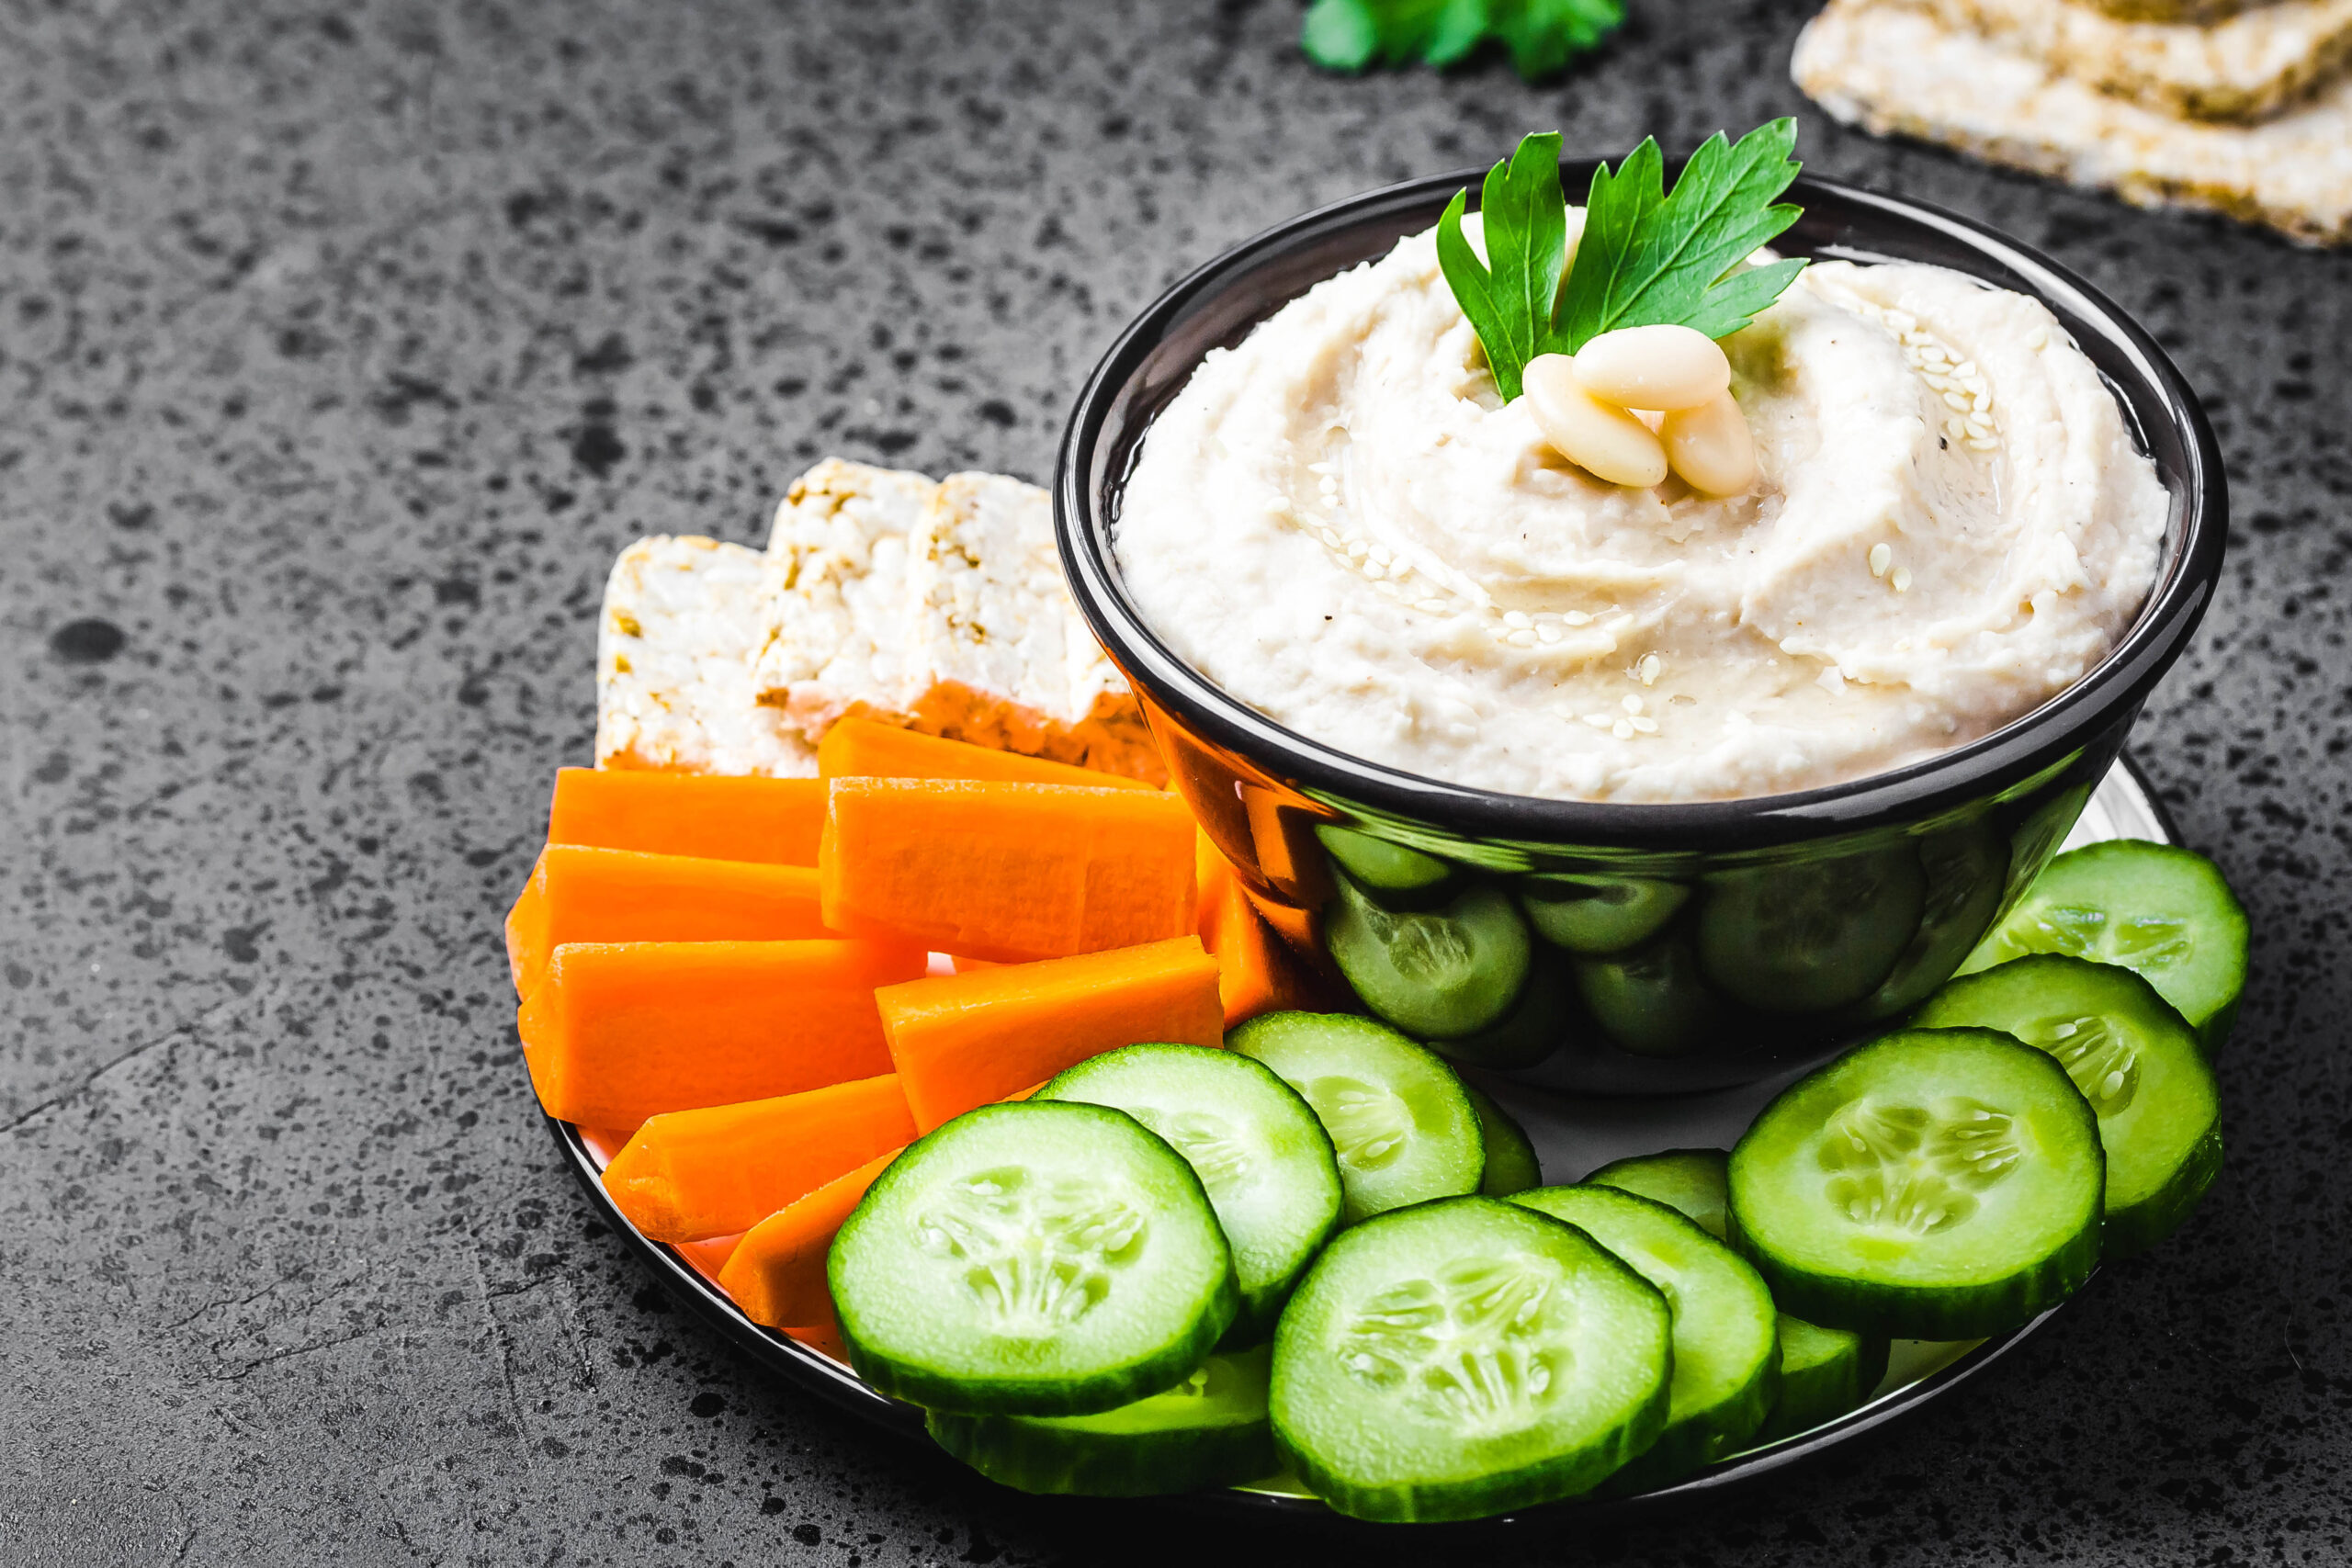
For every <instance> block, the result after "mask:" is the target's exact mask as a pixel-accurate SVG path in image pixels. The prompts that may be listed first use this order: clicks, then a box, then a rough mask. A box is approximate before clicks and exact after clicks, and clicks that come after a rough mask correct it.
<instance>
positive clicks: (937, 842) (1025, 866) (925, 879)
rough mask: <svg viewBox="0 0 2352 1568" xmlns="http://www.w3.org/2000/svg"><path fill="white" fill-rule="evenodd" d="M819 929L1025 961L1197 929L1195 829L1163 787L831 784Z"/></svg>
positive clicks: (820, 859) (820, 869)
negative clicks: (821, 924) (1194, 887)
mask: <svg viewBox="0 0 2352 1568" xmlns="http://www.w3.org/2000/svg"><path fill="white" fill-rule="evenodd" d="M830 787H831V792H832V793H831V796H830V799H829V803H828V806H827V808H826V813H825V835H824V840H823V842H822V844H821V846H820V848H819V850H818V852H817V873H818V880H819V884H820V900H821V906H822V912H823V915H824V919H825V923H826V924H827V925H828V926H831V927H832V928H833V929H834V930H836V931H841V932H842V933H843V934H844V935H849V936H872V937H896V938H899V939H900V940H903V941H908V942H922V944H923V945H925V946H926V947H930V948H933V949H935V950H937V951H939V952H942V953H957V954H965V953H968V954H970V955H971V956H973V957H975V958H994V959H1001V960H1003V961H1006V962H1009V963H1022V962H1025V961H1028V960H1032V959H1039V958H1062V957H1068V956H1069V955H1071V954H1074V953H1099V952H1102V951H1103V950H1105V949H1107V948H1114V947H1128V946H1133V945H1135V944H1136V943H1138V942H1160V941H1165V940H1167V939H1169V938H1171V937H1176V936H1180V935H1182V934H1183V933H1184V932H1186V931H1191V930H1192V929H1193V819H1192V818H1191V816H1190V815H1189V814H1188V813H1187V812H1186V811H1185V809H1184V805H1183V802H1182V801H1181V800H1179V799H1178V798H1176V797H1175V796H1173V795H1166V794H1163V793H1161V792H1159V791H1158V790H1126V789H1073V788H1069V787H1066V786H1063V785H1060V784H1001V783H988V782H972V781H967V780H956V779H929V780H914V779H851V778H842V779H834V780H832V781H831V785H830Z"/></svg>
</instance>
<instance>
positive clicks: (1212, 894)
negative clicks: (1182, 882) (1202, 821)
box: [1193, 827, 1233, 953]
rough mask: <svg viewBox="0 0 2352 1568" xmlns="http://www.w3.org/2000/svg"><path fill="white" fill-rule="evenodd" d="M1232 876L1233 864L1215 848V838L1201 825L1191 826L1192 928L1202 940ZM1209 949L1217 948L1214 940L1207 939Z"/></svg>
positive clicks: (1207, 937) (1211, 950)
mask: <svg viewBox="0 0 2352 1568" xmlns="http://www.w3.org/2000/svg"><path fill="white" fill-rule="evenodd" d="M1232 880H1233V867H1232V865H1231V864H1230V863H1227V860H1226V858H1225V857H1224V856H1223V855H1221V854H1219V853H1218V852H1217V848H1216V840H1214V839H1211V838H1210V837H1209V836H1208V833H1207V832H1206V831H1205V830H1204V829H1201V828H1199V827H1195V828H1193V931H1194V933H1195V934H1197V935H1198V936H1199V937H1200V939H1201V940H1202V941H1203V942H1208V940H1209V921H1210V920H1212V919H1215V918H1216V908H1217V901H1218V899H1219V898H1220V897H1223V895H1224V892H1225V885H1226V884H1227V883H1228V882H1230V881H1232ZM1209 951H1210V952H1212V953H1214V952H1216V943H1215V942H1209Z"/></svg>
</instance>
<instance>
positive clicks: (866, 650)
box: [752, 457, 939, 746]
mask: <svg viewBox="0 0 2352 1568" xmlns="http://www.w3.org/2000/svg"><path fill="white" fill-rule="evenodd" d="M938 493H939V486H938V485H937V484H936V483H935V482H933V480H932V479H929V478H928V477H926V476H925V475H922V474H918V473H910V472H908V471H906V470H904V469H898V468H870V467H867V466H866V465H865V464H863V463H845V462H843V461H842V460H841V459H840V458H838V457H828V458H826V459H825V460H824V461H823V462H821V463H819V464H818V465H817V466H816V467H815V468H811V469H809V471H808V472H807V473H805V474H803V475H801V476H800V477H799V478H798V479H795V480H793V482H792V486H791V488H790V489H788V490H787V491H785V495H784V499H783V501H781V502H778V503H777V505H776V509H775V524H774V525H773V526H772V528H771V529H770V532H769V535H768V561H767V581H766V582H765V583H764V585H763V590H762V599H763V604H762V608H761V627H760V638H759V642H758V645H757V650H756V652H755V654H754V656H753V660H752V682H753V686H754V689H755V690H756V691H757V692H758V693H759V694H760V701H762V702H763V703H765V704H767V705H770V706H771V707H773V708H775V709H776V710H777V711H778V712H779V714H780V715H781V716H782V718H783V721H784V722H785V723H786V725H787V726H789V727H790V728H792V729H794V730H795V731H797V733H798V734H799V735H800V736H801V737H802V739H804V740H806V741H807V743H808V744H809V745H810V746H814V745H815V744H816V743H817V742H818V741H820V740H821V739H824V735H825V731H826V730H828V729H830V728H832V724H833V721H834V720H835V719H837V718H839V717H841V716H842V715H843V714H844V713H849V712H852V711H863V710H865V709H868V708H871V707H874V706H876V705H879V706H880V707H882V708H885V709H888V708H894V707H896V706H897V705H898V700H899V687H900V685H901V683H902V682H903V680H904V677H905V673H906V671H904V670H903V669H902V668H901V664H902V660H903V655H904V651H905V648H906V641H907V634H908V628H907V609H908V604H907V536H909V535H910V534H911V533H913V532H914V531H915V529H916V528H917V527H918V526H919V525H921V523H922V519H923V517H924V516H925V514H926V513H927V512H928V511H929V509H930V506H931V503H932V500H933V497H934V496H936V495H937V494H938Z"/></svg>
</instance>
